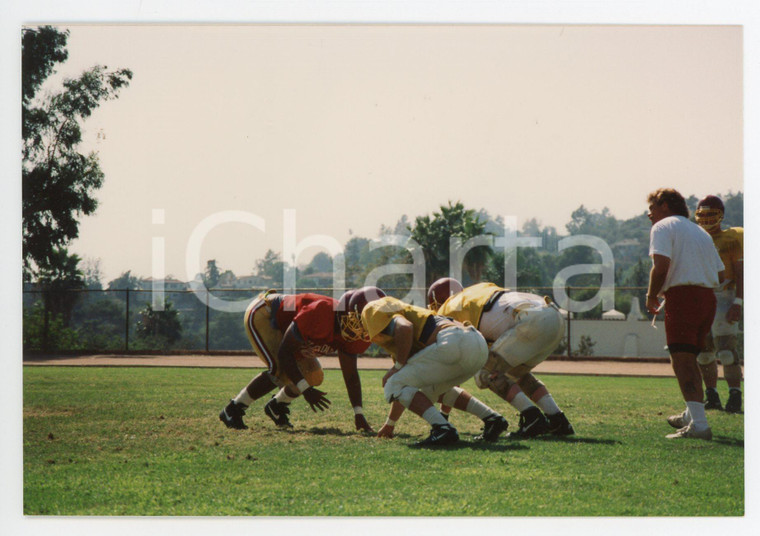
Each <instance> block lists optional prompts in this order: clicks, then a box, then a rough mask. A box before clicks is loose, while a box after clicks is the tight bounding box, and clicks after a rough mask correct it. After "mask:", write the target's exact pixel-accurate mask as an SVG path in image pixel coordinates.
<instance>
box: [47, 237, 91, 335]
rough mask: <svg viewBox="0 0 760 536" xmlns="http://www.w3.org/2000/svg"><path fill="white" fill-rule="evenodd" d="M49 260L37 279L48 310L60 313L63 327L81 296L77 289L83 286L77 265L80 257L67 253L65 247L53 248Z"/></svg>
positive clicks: (67, 324)
mask: <svg viewBox="0 0 760 536" xmlns="http://www.w3.org/2000/svg"><path fill="white" fill-rule="evenodd" d="M50 261H51V262H50V264H49V265H47V266H46V267H44V268H42V269H41V270H40V272H39V277H38V281H39V283H40V285H41V286H42V288H43V289H45V300H46V301H47V308H48V311H49V312H50V313H51V314H53V315H61V319H62V321H63V327H65V328H67V327H69V323H70V321H71V312H72V311H73V309H74V306H75V305H76V303H77V301H78V300H79V298H80V296H81V295H80V294H79V292H77V291H78V290H81V289H83V288H84V286H85V279H84V274H83V273H82V271H81V270H80V269H79V266H78V265H79V262H80V261H81V259H80V258H79V256H78V255H69V252H68V250H67V249H66V248H55V249H53V251H52V252H51V254H50Z"/></svg>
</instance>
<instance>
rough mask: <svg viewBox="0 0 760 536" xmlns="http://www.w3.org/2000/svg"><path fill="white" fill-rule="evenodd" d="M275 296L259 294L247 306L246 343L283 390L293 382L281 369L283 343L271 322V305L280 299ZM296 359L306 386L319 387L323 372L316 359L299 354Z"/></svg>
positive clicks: (272, 313) (272, 319)
mask: <svg viewBox="0 0 760 536" xmlns="http://www.w3.org/2000/svg"><path fill="white" fill-rule="evenodd" d="M276 296H277V295H276V294H269V295H264V294H260V295H259V296H258V297H257V298H256V299H255V300H253V301H252V302H251V303H250V305H248V308H247V309H246V311H245V316H244V317H243V320H244V323H245V333H246V335H248V341H249V342H250V343H251V346H252V347H253V349H254V351H255V352H256V355H258V356H259V357H260V358H261V360H262V361H264V363H265V364H266V366H267V372H268V373H269V377H270V378H271V379H272V381H273V382H274V383H275V384H276V385H278V386H279V387H284V386H285V385H288V384H291V383H292V382H291V381H290V380H289V379H288V377H287V376H286V375H285V373H284V372H282V370H281V369H280V361H279V358H278V356H277V354H278V352H279V351H280V345H281V344H282V332H281V331H280V330H279V329H278V328H277V325H276V324H275V321H274V317H275V312H276V311H273V310H272V307H273V305H274V304H277V303H279V300H277V299H275V298H276ZM295 359H296V364H297V365H298V369H299V370H300V371H301V374H303V377H304V378H306V381H307V382H309V385H321V384H322V381H323V380H324V371H323V370H322V365H321V363H320V362H319V359H317V358H316V357H304V356H302V355H301V354H300V353H299V354H297V355H296V356H295Z"/></svg>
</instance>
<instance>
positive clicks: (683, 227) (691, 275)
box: [649, 216, 725, 293]
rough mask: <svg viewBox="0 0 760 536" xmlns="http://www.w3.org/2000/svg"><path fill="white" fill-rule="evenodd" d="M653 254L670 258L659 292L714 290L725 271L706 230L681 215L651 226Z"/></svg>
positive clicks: (651, 254) (651, 252)
mask: <svg viewBox="0 0 760 536" xmlns="http://www.w3.org/2000/svg"><path fill="white" fill-rule="evenodd" d="M655 254H657V255H662V256H664V257H668V258H669V259H670V268H668V275H667V276H666V277H665V283H664V284H663V286H662V290H661V291H660V293H663V292H665V291H666V290H668V289H669V288H670V287H677V286H682V285H695V286H698V287H707V288H717V287H718V285H719V281H718V272H720V271H722V270H723V269H724V268H725V267H724V266H723V262H722V261H721V260H720V255H718V250H717V249H716V248H715V244H714V243H713V240H712V238H711V237H710V235H709V234H708V233H707V231H705V230H704V229H702V228H701V227H700V226H699V225H697V224H696V223H694V222H691V221H689V220H688V219H687V218H684V217H683V216H668V217H667V218H663V219H661V220H660V221H658V222H657V223H655V224H654V225H653V226H652V230H651V231H650V233H649V256H650V257H651V256H653V255H655Z"/></svg>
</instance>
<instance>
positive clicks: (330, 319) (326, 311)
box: [275, 293, 370, 357]
mask: <svg viewBox="0 0 760 536" xmlns="http://www.w3.org/2000/svg"><path fill="white" fill-rule="evenodd" d="M337 306H338V300H336V299H334V298H330V297H329V296H322V295H320V294H311V293H307V294H286V295H284V296H282V297H281V300H279V307H278V308H277V312H276V313H275V322H276V323H277V328H278V329H279V330H280V331H281V332H283V333H285V331H286V330H287V329H288V327H289V326H290V324H291V323H295V325H296V327H297V328H298V333H299V334H300V336H301V338H302V339H303V341H304V342H305V343H306V348H305V349H303V350H302V351H301V354H302V355H303V356H304V357H316V356H320V355H326V354H330V353H333V352H336V351H341V352H344V353H346V354H361V353H364V352H365V351H366V350H367V348H369V345H370V343H369V342H366V341H353V342H348V341H346V340H345V339H344V338H343V337H341V336H340V327H339V326H338V320H337V313H336V311H335V310H336V309H337Z"/></svg>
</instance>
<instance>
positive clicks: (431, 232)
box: [409, 201, 492, 285]
mask: <svg viewBox="0 0 760 536" xmlns="http://www.w3.org/2000/svg"><path fill="white" fill-rule="evenodd" d="M485 228H486V222H485V221H483V220H481V219H480V217H479V216H478V214H477V213H476V212H475V211H474V210H472V209H466V208H465V207H464V205H463V204H462V203H461V202H457V203H455V204H453V205H452V204H451V202H450V201H449V204H448V205H447V206H443V205H441V207H440V212H433V215H432V217H431V216H428V215H426V216H418V217H417V218H416V219H415V220H414V226H413V227H410V228H409V230H410V232H411V238H412V239H413V240H415V241H416V242H417V243H418V244H419V245H420V246H422V250H423V252H424V255H425V279H426V281H425V283H426V285H430V284H431V283H432V282H433V281H435V280H436V279H439V278H441V277H446V276H448V275H450V274H449V249H450V244H449V239H450V238H452V237H458V238H459V239H461V241H462V243H464V242H466V241H467V240H468V239H470V238H474V237H476V236H482V235H486V234H489V233H487V232H486V230H485ZM491 254H492V249H491V248H490V247H488V246H477V247H475V248H473V249H471V250H470V251H469V252H468V253H467V255H466V256H465V259H464V268H465V270H466V271H467V273H468V275H469V276H470V277H471V278H472V280H473V281H475V282H478V281H481V280H482V277H483V272H484V270H485V266H486V262H487V260H488V258H489V257H490V256H491Z"/></svg>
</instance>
